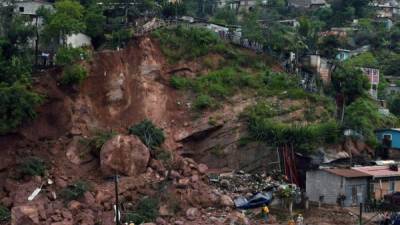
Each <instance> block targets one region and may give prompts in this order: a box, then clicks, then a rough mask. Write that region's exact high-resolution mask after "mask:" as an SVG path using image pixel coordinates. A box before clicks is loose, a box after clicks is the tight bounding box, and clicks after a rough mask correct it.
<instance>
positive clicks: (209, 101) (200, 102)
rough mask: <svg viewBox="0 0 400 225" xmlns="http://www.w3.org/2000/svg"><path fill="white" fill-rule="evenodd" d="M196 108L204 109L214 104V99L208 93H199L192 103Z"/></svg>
mask: <svg viewBox="0 0 400 225" xmlns="http://www.w3.org/2000/svg"><path fill="white" fill-rule="evenodd" d="M193 106H194V108H195V109H197V110H204V109H207V108H212V107H214V106H215V100H214V99H213V98H212V97H210V96H209V95H199V96H197V98H196V100H195V101H194V103H193Z"/></svg>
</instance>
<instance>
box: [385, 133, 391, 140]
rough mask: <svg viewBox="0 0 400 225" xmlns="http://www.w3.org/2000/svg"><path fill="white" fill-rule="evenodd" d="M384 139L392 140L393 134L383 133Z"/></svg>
mask: <svg viewBox="0 0 400 225" xmlns="http://www.w3.org/2000/svg"><path fill="white" fill-rule="evenodd" d="M383 139H385V140H388V141H391V140H392V135H391V134H383Z"/></svg>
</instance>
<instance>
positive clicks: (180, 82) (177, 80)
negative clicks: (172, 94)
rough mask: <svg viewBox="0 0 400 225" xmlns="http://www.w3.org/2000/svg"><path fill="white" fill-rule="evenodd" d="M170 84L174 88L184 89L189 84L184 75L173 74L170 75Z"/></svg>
mask: <svg viewBox="0 0 400 225" xmlns="http://www.w3.org/2000/svg"><path fill="white" fill-rule="evenodd" d="M170 84H171V86H172V87H173V88H175V89H185V88H188V87H189V86H190V80H189V79H187V78H185V77H180V76H176V75H174V76H172V77H171V80H170Z"/></svg>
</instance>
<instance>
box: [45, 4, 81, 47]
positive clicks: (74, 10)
mask: <svg viewBox="0 0 400 225" xmlns="http://www.w3.org/2000/svg"><path fill="white" fill-rule="evenodd" d="M54 7H55V12H54V13H52V12H51V11H47V12H42V15H44V29H43V37H44V38H45V40H46V41H47V42H52V43H58V42H59V41H60V39H61V40H62V43H63V45H65V44H66V37H67V35H71V34H74V33H79V32H82V31H84V30H85V28H86V27H85V23H84V21H85V20H84V8H83V7H82V6H81V5H80V4H79V2H77V1H74V0H62V1H57V2H56V3H55V4H54ZM42 11H46V10H44V9H42Z"/></svg>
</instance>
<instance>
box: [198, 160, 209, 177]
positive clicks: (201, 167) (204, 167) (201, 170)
mask: <svg viewBox="0 0 400 225" xmlns="http://www.w3.org/2000/svg"><path fill="white" fill-rule="evenodd" d="M198 170H199V173H200V174H205V173H206V172H207V170H208V166H207V165H206V164H203V163H200V164H199V165H198Z"/></svg>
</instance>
